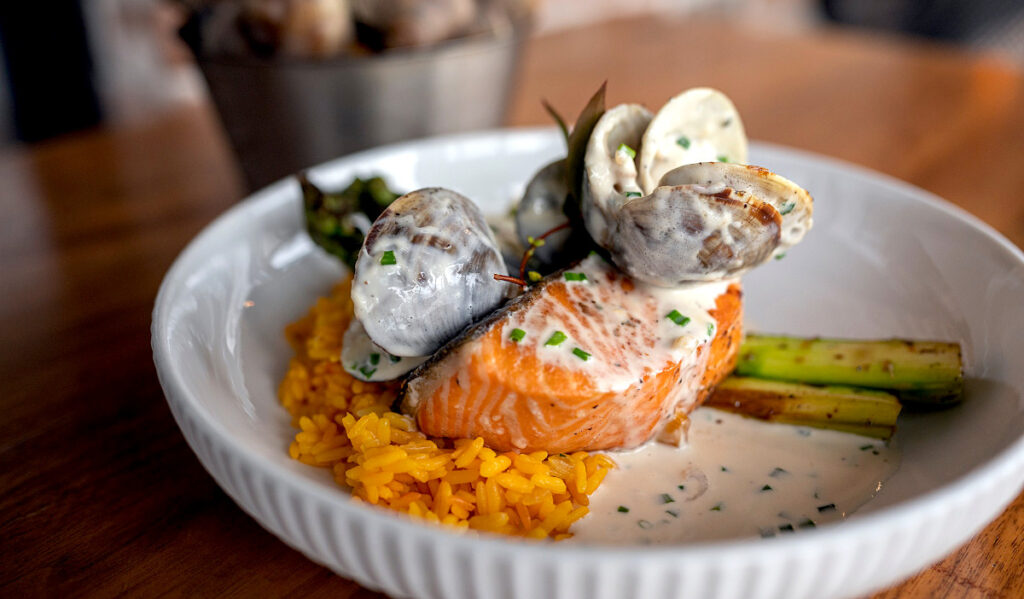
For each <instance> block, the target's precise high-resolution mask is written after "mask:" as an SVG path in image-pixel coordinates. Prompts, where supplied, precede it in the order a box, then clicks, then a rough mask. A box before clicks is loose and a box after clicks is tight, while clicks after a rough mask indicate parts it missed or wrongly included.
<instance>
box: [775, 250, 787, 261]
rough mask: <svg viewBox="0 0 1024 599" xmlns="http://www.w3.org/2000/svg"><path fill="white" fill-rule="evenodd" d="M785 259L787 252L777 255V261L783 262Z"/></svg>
mask: <svg viewBox="0 0 1024 599" xmlns="http://www.w3.org/2000/svg"><path fill="white" fill-rule="evenodd" d="M785 257H786V252H782V253H781V254H776V255H775V259H776V260H782V259H783V258H785Z"/></svg>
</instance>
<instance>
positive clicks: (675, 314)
mask: <svg viewBox="0 0 1024 599" xmlns="http://www.w3.org/2000/svg"><path fill="white" fill-rule="evenodd" d="M665 318H667V319H669V320H671V321H672V322H674V323H676V324H677V325H679V326H681V327H685V326H686V324H687V323H688V322H690V317H689V316H683V315H682V314H680V313H679V310H672V311H671V312H669V313H668V314H666V315H665Z"/></svg>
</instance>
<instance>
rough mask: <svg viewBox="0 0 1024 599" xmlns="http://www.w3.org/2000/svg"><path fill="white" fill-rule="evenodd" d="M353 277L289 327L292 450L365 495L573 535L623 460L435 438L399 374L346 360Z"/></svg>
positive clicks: (518, 531) (431, 512) (492, 526)
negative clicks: (403, 399)
mask: <svg viewBox="0 0 1024 599" xmlns="http://www.w3.org/2000/svg"><path fill="white" fill-rule="evenodd" d="M350 290H351V278H347V279H346V280H344V281H342V282H341V283H339V284H338V285H336V286H335V287H334V289H333V290H332V291H331V293H330V295H329V296H328V297H321V298H319V299H318V300H317V302H316V304H315V305H314V306H313V307H312V308H311V309H310V311H309V313H308V314H307V315H306V316H305V317H303V318H302V319H300V320H298V321H296V322H294V323H292V324H291V325H289V326H288V327H287V329H286V330H285V335H286V337H287V338H288V342H289V343H290V344H291V346H292V348H293V349H294V350H295V356H294V357H293V358H292V359H291V362H290V364H289V367H288V372H287V373H286V374H285V377H284V379H283V380H282V381H281V385H280V387H279V390H278V395H279V398H280V401H281V404H282V405H283V406H284V408H285V409H286V410H288V412H289V413H290V414H291V416H292V424H293V426H295V427H296V428H297V429H299V432H298V433H297V434H296V435H295V440H294V441H293V442H292V443H291V446H290V447H289V448H288V451H289V454H290V455H291V457H292V458H294V459H296V460H299V461H300V462H303V463H304V464H308V465H310V466H317V467H322V468H328V469H330V470H331V472H332V473H333V475H334V479H335V481H337V482H338V484H340V485H342V486H344V487H346V488H348V489H350V490H351V493H352V497H353V498H354V499H356V500H361V501H366V502H368V503H371V504H375V505H378V506H381V507H386V508H389V509H392V510H396V511H399V512H403V513H406V514H409V515H410V516H415V517H419V518H424V519H426V520H428V521H431V522H438V523H442V524H446V525H450V526H454V527H460V528H463V529H465V528H470V529H474V530H482V531H489V532H494V533H501V534H509V535H518V536H525V537H529V538H534V539H547V538H551V539H555V540H560V539H565V538H568V537H570V536H572V534H571V532H570V527H571V526H572V524H573V523H574V522H576V521H577V520H579V519H580V518H582V517H583V516H585V515H586V514H587V512H588V508H587V506H588V505H589V504H590V495H591V494H593V493H594V491H596V490H597V488H598V487H599V486H600V485H601V482H602V481H603V480H604V477H605V475H607V474H608V472H609V470H611V469H612V468H614V466H615V463H614V462H613V461H612V460H611V459H610V458H608V457H607V456H605V455H603V454H593V455H592V454H588V453H587V452H582V451H580V452H575V453H572V454H556V455H550V456H549V455H548V454H547V453H546V452H543V451H535V452H532V453H515V452H504V453H498V452H496V451H494V450H492V449H490V448H488V447H485V446H484V441H483V439H482V438H479V437H478V438H476V439H456V440H449V439H436V438H428V437H427V436H426V435H424V434H422V433H420V432H418V431H417V430H416V426H415V422H414V421H413V420H412V419H411V418H409V417H408V416H405V415H404V414H400V413H397V412H393V411H391V405H392V403H393V402H394V400H395V397H396V395H397V392H398V388H399V383H397V382H389V383H366V382H363V381H360V380H357V379H355V378H353V377H352V376H351V375H349V374H348V373H347V372H345V370H344V369H343V368H342V366H341V363H340V359H341V343H342V336H343V334H344V331H345V329H346V328H347V327H348V323H349V321H350V320H351V318H352V302H351V299H350V296H349V294H350Z"/></svg>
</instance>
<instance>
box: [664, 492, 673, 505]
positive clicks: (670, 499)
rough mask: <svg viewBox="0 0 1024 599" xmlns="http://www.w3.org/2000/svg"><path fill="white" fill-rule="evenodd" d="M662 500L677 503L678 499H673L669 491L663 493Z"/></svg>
mask: <svg viewBox="0 0 1024 599" xmlns="http://www.w3.org/2000/svg"><path fill="white" fill-rule="evenodd" d="M661 502H662V503H675V502H676V500H675V499H672V496H671V495H669V494H668V493H662V494H661Z"/></svg>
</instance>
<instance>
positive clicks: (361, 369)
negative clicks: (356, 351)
mask: <svg viewBox="0 0 1024 599" xmlns="http://www.w3.org/2000/svg"><path fill="white" fill-rule="evenodd" d="M359 372H361V373H363V376H365V377H366V378H368V379H369V378H373V373H375V372H377V369H376V368H367V367H366V366H360V367H359Z"/></svg>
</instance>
